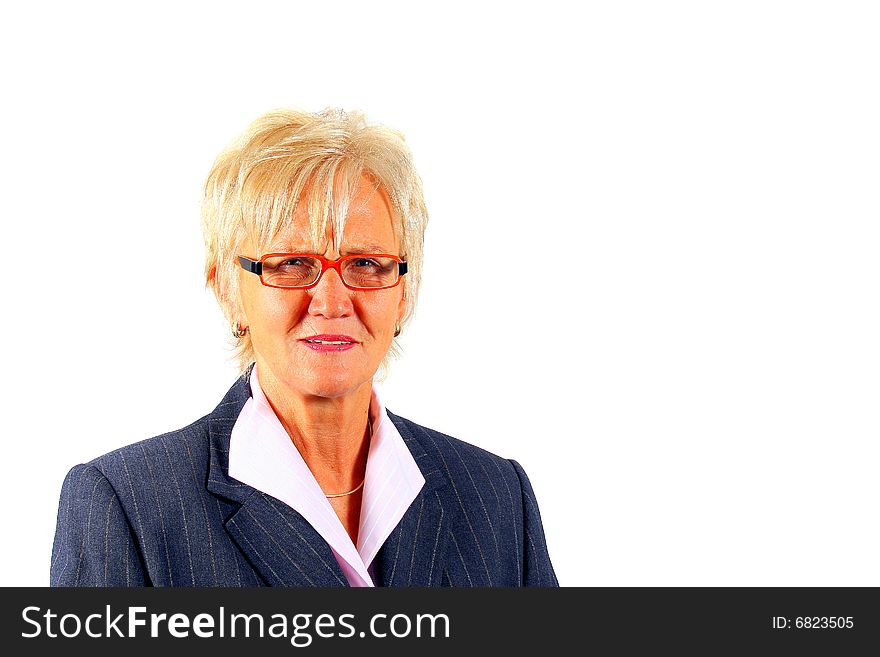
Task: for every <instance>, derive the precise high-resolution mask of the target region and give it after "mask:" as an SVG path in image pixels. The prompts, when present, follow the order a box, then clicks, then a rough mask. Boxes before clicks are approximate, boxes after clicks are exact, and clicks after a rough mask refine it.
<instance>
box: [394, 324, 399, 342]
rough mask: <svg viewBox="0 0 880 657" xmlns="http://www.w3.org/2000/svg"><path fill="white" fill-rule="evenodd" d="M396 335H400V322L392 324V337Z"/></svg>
mask: <svg viewBox="0 0 880 657" xmlns="http://www.w3.org/2000/svg"><path fill="white" fill-rule="evenodd" d="M398 335H400V322H396V323H395V324H394V337H395V338H396V337H397V336H398Z"/></svg>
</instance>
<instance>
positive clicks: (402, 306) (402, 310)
mask: <svg viewBox="0 0 880 657" xmlns="http://www.w3.org/2000/svg"><path fill="white" fill-rule="evenodd" d="M405 314H406V285H404V284H403V283H401V284H400V301H398V302H397V321H398V322H402V321H403V316H404V315H405Z"/></svg>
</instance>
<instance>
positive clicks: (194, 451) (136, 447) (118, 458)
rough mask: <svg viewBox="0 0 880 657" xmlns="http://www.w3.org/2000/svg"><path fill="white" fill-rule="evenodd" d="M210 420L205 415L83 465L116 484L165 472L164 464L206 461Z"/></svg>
mask: <svg viewBox="0 0 880 657" xmlns="http://www.w3.org/2000/svg"><path fill="white" fill-rule="evenodd" d="M208 419H209V416H207V415H206V416H204V417H202V418H200V419H198V420H196V421H195V422H193V423H191V424H189V425H187V426H185V427H183V428H181V429H177V430H174V431H169V432H166V433H163V434H160V435H158V436H154V437H152V438H147V439H146V440H141V441H139V442H136V443H132V444H130V445H126V446H124V447H120V448H119V449H115V450H113V451H112V452H108V453H106V454H102V455H101V456H99V457H97V458H95V459H92V460H91V461H89V462H88V463H86V464H84V465H85V466H86V467H87V466H92V467H94V468H95V469H97V470H98V471H99V472H100V473H101V474H102V475H104V476H105V477H106V478H107V479H109V480H110V481H111V482H113V481H116V480H119V479H121V478H125V479H131V478H137V477H139V476H142V475H144V474H150V471H151V470H156V469H158V470H160V471H164V470H165V468H164V465H165V464H168V465H169V466H171V465H173V464H177V463H181V462H186V461H187V460H189V461H193V462H197V461H204V460H205V457H206V456H207V453H208V450H207V446H208ZM77 467H83V466H77ZM74 469H76V468H74ZM154 474H155V472H154Z"/></svg>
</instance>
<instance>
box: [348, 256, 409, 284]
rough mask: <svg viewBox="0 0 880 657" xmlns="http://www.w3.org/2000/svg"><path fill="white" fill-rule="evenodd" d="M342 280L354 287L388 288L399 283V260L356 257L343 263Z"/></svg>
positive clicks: (379, 257)
mask: <svg viewBox="0 0 880 657" xmlns="http://www.w3.org/2000/svg"><path fill="white" fill-rule="evenodd" d="M341 269H342V280H344V281H345V282H346V284H348V285H351V286H352V287H367V288H369V287H388V286H390V285H394V284H395V283H396V282H397V272H398V266H397V260H395V259H394V258H383V257H381V256H371V255H367V256H355V257H353V258H349V259H347V260H344V261H343V262H342V267H341Z"/></svg>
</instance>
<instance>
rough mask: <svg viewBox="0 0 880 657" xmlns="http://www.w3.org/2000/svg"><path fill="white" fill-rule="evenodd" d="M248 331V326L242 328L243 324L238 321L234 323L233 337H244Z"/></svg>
mask: <svg viewBox="0 0 880 657" xmlns="http://www.w3.org/2000/svg"><path fill="white" fill-rule="evenodd" d="M247 333H248V327H247V326H245V327H244V328H241V324H239V323H238V322H235V324H233V325H232V337H234V338H243V337H244V336H246V335H247Z"/></svg>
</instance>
